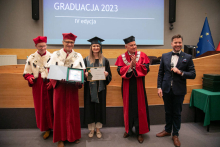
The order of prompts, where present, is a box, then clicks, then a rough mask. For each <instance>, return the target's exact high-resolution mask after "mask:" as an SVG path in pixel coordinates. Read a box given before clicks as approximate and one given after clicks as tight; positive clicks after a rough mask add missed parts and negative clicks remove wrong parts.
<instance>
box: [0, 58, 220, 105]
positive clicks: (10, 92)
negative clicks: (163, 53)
mask: <svg viewBox="0 0 220 147" xmlns="http://www.w3.org/2000/svg"><path fill="white" fill-rule="evenodd" d="M193 61H194V64H195V68H196V79H194V80H187V94H186V96H185V100H184V103H189V101H190V96H191V92H192V89H201V88H202V77H203V74H207V73H214V74H220V64H219V63H220V54H216V55H211V56H207V57H202V58H198V59H194V60H193ZM23 69H24V65H8V66H0V108H33V107H34V105H33V98H32V89H31V88H30V87H28V83H27V81H25V80H24V78H23V76H22V75H23ZM116 69H117V67H116V66H111V71H112V77H113V78H112V82H111V83H110V84H109V86H107V102H106V103H107V106H108V107H120V106H123V102H122V96H121V77H120V76H119V75H118V73H117V71H116ZM158 69H159V65H150V72H149V73H148V75H147V76H146V78H145V86H146V92H147V97H148V103H149V105H163V100H162V99H160V98H159V97H158V96H157V74H158ZM79 105H80V107H83V105H84V101H83V88H82V89H80V90H79Z"/></svg>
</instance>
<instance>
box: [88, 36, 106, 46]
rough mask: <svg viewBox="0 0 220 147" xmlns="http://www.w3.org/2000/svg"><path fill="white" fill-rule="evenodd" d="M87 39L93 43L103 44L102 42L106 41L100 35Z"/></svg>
mask: <svg viewBox="0 0 220 147" xmlns="http://www.w3.org/2000/svg"><path fill="white" fill-rule="evenodd" d="M87 41H89V42H91V44H100V45H101V44H102V43H101V42H102V41H105V40H103V39H101V38H99V37H93V38H91V39H89V40H87Z"/></svg>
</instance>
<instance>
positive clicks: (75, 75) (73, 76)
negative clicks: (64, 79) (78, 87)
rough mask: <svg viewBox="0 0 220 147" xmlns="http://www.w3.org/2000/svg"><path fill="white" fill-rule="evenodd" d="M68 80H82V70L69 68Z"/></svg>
mask: <svg viewBox="0 0 220 147" xmlns="http://www.w3.org/2000/svg"><path fill="white" fill-rule="evenodd" d="M68 81H79V82H81V81H82V71H80V70H71V69H69V78H68Z"/></svg>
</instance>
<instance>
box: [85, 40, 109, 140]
mask: <svg viewBox="0 0 220 147" xmlns="http://www.w3.org/2000/svg"><path fill="white" fill-rule="evenodd" d="M88 41H89V42H91V46H90V54H89V56H87V57H86V58H85V59H84V63H85V66H86V67H87V68H88V67H103V66H105V71H104V73H103V74H104V75H105V77H106V80H99V81H88V80H89V78H90V75H91V74H90V73H88V71H85V80H86V82H85V84H84V122H85V124H88V129H89V130H90V133H89V134H88V136H89V137H93V135H94V133H95V129H96V136H97V137H98V138H101V137H102V134H101V132H100V128H102V125H103V124H106V91H107V87H106V85H108V84H109V83H110V81H111V80H112V74H111V70H110V65H109V61H108V59H106V58H105V57H104V56H103V55H102V44H101V42H102V41H104V40H103V39H101V38H98V37H94V38H92V39H90V40H88ZM88 75H89V77H88Z"/></svg>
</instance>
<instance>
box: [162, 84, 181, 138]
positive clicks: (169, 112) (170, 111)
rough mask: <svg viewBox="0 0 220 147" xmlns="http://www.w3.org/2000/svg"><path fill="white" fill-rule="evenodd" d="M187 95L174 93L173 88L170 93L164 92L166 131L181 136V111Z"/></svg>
mask: <svg viewBox="0 0 220 147" xmlns="http://www.w3.org/2000/svg"><path fill="white" fill-rule="evenodd" d="M184 96H185V95H174V94H173V91H172V88H171V90H170V92H169V93H163V101H164V108H165V118H166V126H165V131H166V132H168V133H171V132H172V130H173V133H172V135H173V136H179V130H180V125H181V112H182V105H183V100H184Z"/></svg>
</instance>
